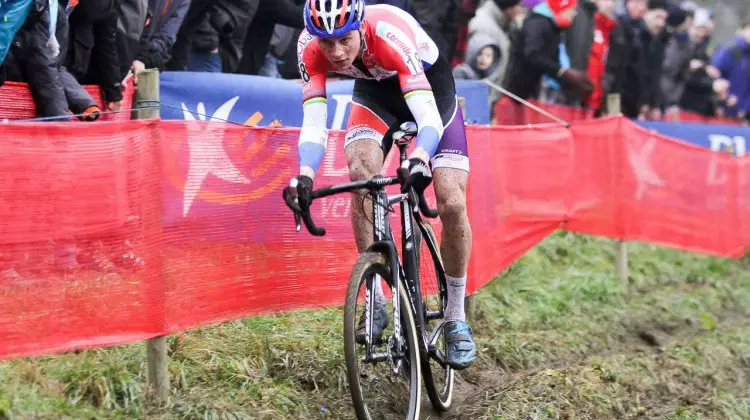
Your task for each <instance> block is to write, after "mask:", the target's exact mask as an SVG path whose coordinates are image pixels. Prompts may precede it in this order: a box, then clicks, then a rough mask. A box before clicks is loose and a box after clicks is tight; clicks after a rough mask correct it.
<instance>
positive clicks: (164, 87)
mask: <svg viewBox="0 0 750 420" xmlns="http://www.w3.org/2000/svg"><path fill="white" fill-rule="evenodd" d="M353 88H354V81H353V80H338V81H331V82H328V84H327V93H328V127H329V128H332V129H335V130H341V129H343V128H344V126H345V124H346V119H347V117H348V115H349V109H350V104H351V102H352V90H353ZM456 88H457V91H458V96H459V102H460V103H461V104H462V105H463V107H464V111H465V112H464V116H465V118H466V120H467V121H468V122H470V123H474V124H489V121H490V115H489V114H490V110H489V92H488V88H487V85H485V84H484V83H482V82H477V81H468V80H458V81H456ZM160 91H161V102H162V104H163V105H164V106H163V107H162V111H161V117H162V118H163V119H165V120H183V119H185V112H184V110H185V109H187V110H188V111H190V112H191V113H193V115H194V117H195V118H196V119H197V118H198V117H200V116H201V115H202V116H203V117H204V118H208V119H210V118H211V116H217V115H218V114H217V111H218V110H219V109H223V107H224V106H226V104H228V103H230V102H233V103H234V104H233V106H231V109H230V110H229V112H228V113H227V114H226V115H224V116H223V117H226V119H227V120H229V121H232V122H235V123H240V124H247V125H259V126H267V125H272V124H273V122H274V121H278V122H279V123H280V124H281V125H283V126H286V127H299V126H301V125H302V116H303V115H302V85H301V84H299V83H297V82H296V81H291V80H284V79H273V78H268V77H260V76H246V75H238V74H223V73H192V72H165V73H162V74H161V82H160Z"/></svg>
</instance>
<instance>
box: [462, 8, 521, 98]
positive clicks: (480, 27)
mask: <svg viewBox="0 0 750 420" xmlns="http://www.w3.org/2000/svg"><path fill="white" fill-rule="evenodd" d="M524 15H525V9H524V7H523V6H522V5H521V0H486V1H485V2H484V4H482V5H481V6H480V7H479V9H477V13H476V16H474V18H473V19H472V20H471V22H469V37H474V36H475V35H484V36H486V37H489V38H491V39H492V40H493V41H495V43H496V44H497V46H498V47H499V49H500V51H499V54H498V55H499V62H498V64H497V66H496V67H495V69H494V71H493V72H492V74H490V75H489V76H488V77H487V79H488V80H490V81H491V82H493V83H495V84H496V85H502V84H503V81H504V79H505V75H506V72H507V68H508V62H509V58H510V48H511V41H512V38H513V36H514V35H515V34H516V33H517V32H518V30H519V29H520V20H521V19H523V17H524ZM500 96H501V95H500V92H498V91H496V90H495V89H491V90H490V103H491V104H494V103H495V101H497V100H498V99H499V98H500Z"/></svg>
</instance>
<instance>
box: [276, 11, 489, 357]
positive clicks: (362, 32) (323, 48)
mask: <svg viewBox="0 0 750 420" xmlns="http://www.w3.org/2000/svg"><path fill="white" fill-rule="evenodd" d="M304 20H305V30H304V31H303V32H302V34H301V35H300V37H299V41H298V44H297V57H298V66H299V71H300V75H301V77H302V80H303V82H304V88H303V109H304V118H303V123H302V130H301V133H300V138H299V167H300V168H299V176H297V177H295V178H294V180H296V182H292V185H294V184H296V185H297V187H296V188H297V197H298V202H297V203H296V204H290V207H292V208H293V209H294V210H297V211H300V210H301V209H302V210H307V209H309V206H310V198H309V197H310V193H311V191H312V190H313V178H314V177H315V172H316V170H317V169H318V166H319V165H320V163H321V161H322V159H323V156H324V154H325V150H326V144H327V142H328V130H327V120H328V117H327V110H328V108H327V104H326V73H327V72H329V71H332V72H335V73H339V74H343V75H347V76H351V77H354V78H355V79H356V80H355V83H354V95H353V103H352V105H351V111H350V115H349V120H348V123H347V133H346V137H345V153H346V155H347V160H348V166H349V172H350V177H351V180H352V181H357V180H364V179H369V178H371V177H373V176H375V175H378V174H380V170H381V168H382V166H383V162H384V158H385V156H386V154H387V152H388V150H389V149H390V147H391V145H390V144H383V139H384V137H385V138H390V136H389V135H388V136H387V135H386V134H389V133H390V131H389V130H396V129H397V128H398V123H399V122H403V121H414V122H416V123H417V127H418V134H417V139H416V147H415V149H414V151H413V152H412V153H411V154H410V156H409V160H408V161H407V162H404V163H405V165H407V164H408V171H409V176H408V179H407V185H411V186H412V187H414V188H415V190H416V191H417V192H421V191H424V189H425V188H427V187H428V186H429V185H430V183H432V182H434V188H435V195H436V197H437V210H438V213H439V215H440V218H441V220H442V222H443V240H442V243H441V253H442V256H443V259H444V263H445V270H446V276H447V283H448V299H447V308H446V311H445V319H446V327H445V328H446V329H445V333H446V335H445V339H446V342H447V360H448V363H449V365H450V366H451V367H453V368H455V369H465V368H467V367H469V366H471V365H472V364H473V363H474V360H475V359H476V348H475V345H474V341H473V339H472V330H471V327H470V326H469V325H468V323H467V322H466V317H465V314H464V295H465V292H466V271H467V268H468V262H469V255H470V253H471V226H470V225H469V218H468V214H467V211H466V185H467V182H468V177H469V157H468V153H467V147H466V131H465V127H464V121H463V115H462V112H461V107H460V106H459V105H458V97H457V95H456V87H455V81H454V79H453V74H452V70H451V67H450V64H449V62H448V60H447V59H446V57H444V56H443V55H442V54H440V52H439V51H438V48H437V46H436V44H435V42H434V41H433V40H432V39H430V37H429V36H428V35H427V34H426V33H425V31H424V30H423V29H422V28H421V27H420V26H419V24H418V23H417V21H416V20H415V19H414V18H413V17H412V16H411V15H409V14H408V13H407V12H404V11H403V10H401V9H398V8H396V7H393V6H388V5H378V6H367V7H365V1H364V0H308V1H307V3H306V4H305V8H304ZM430 167H431V168H432V171H431V169H430ZM433 172H434V173H433ZM294 180H293V181H294ZM361 194H365V192H362V193H361ZM363 199H364V195H357V194H355V195H353V197H352V200H353V202H352V206H351V209H352V224H353V227H354V234H355V239H356V243H357V249H358V251H359V252H360V253H362V252H365V251H366V249H367V247H368V246H369V245H370V242H371V241H372V237H373V233H372V225H371V224H370V223H368V220H372V215H371V214H368V213H371V212H372V209H371V208H370V207H369V206H363V205H362V200H363ZM365 207H367V208H366V209H365ZM375 283H376V284H377V286H376V294H375V295H376V302H377V306H376V308H377V309H376V311H375V313H374V315H373V335H374V337H376V338H380V337H381V336H382V333H383V330H384V329H385V328H386V327H387V325H388V312H387V310H386V308H385V297H384V295H383V291H382V286H380V283H381V282H380V281H377V282H375ZM357 341H358V342H360V343H364V317H362V320H361V321H360V326H359V329H358V331H357Z"/></svg>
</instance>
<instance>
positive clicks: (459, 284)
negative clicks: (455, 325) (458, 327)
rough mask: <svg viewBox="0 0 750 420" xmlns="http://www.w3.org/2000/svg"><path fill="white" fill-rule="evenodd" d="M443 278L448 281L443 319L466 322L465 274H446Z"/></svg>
mask: <svg viewBox="0 0 750 420" xmlns="http://www.w3.org/2000/svg"><path fill="white" fill-rule="evenodd" d="M445 280H446V282H447V283H448V304H447V305H446V308H445V320H446V321H463V322H466V314H465V313H464V297H466V276H463V277H458V278H457V277H451V276H449V275H447V274H446V275H445Z"/></svg>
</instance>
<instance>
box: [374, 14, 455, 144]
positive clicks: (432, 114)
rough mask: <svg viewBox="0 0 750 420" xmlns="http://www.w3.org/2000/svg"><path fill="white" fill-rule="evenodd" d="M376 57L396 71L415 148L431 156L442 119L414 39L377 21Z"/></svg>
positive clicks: (441, 129)
mask: <svg viewBox="0 0 750 420" xmlns="http://www.w3.org/2000/svg"><path fill="white" fill-rule="evenodd" d="M376 33H377V36H378V39H379V46H378V58H379V59H380V61H381V62H382V64H383V66H384V67H386V68H388V69H389V70H392V71H396V72H398V80H399V83H400V85H401V92H402V93H403V94H404V99H405V100H406V104H407V106H408V107H409V110H410V111H411V113H412V115H414V119H415V121H414V122H415V123H417V129H418V134H417V147H422V148H423V149H424V150H425V151H427V153H428V154H429V155H430V157H432V156H434V155H435V152H436V151H437V147H438V144H439V143H440V139H441V138H442V136H443V131H444V128H443V119H442V118H441V117H440V111H439V110H438V107H437V102H436V101H435V95H434V94H433V92H432V87H431V86H430V82H429V81H428V80H427V75H425V71H424V68H423V67H422V59H421V57H420V55H419V50H418V49H417V47H416V42H415V41H414V39H413V37H409V36H408V35H407V34H406V33H405V32H404V31H401V30H400V29H399V28H398V27H396V26H395V25H393V24H390V23H387V22H382V21H381V22H378V26H377V29H376Z"/></svg>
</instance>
